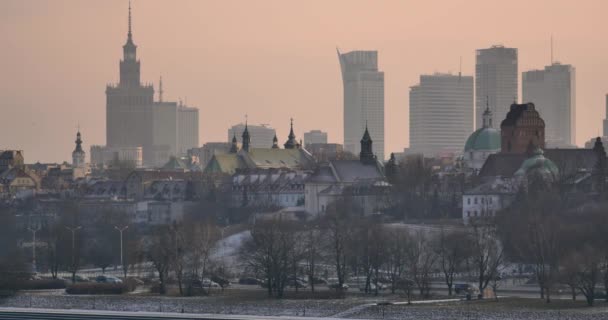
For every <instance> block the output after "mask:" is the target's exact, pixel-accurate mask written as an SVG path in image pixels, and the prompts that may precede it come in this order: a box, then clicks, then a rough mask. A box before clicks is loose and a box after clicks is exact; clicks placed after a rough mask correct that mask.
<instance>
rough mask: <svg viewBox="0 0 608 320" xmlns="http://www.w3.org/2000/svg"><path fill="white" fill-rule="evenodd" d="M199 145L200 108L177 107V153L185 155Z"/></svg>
mask: <svg viewBox="0 0 608 320" xmlns="http://www.w3.org/2000/svg"><path fill="white" fill-rule="evenodd" d="M197 147H198V108H190V107H186V106H179V107H178V108H177V154H178V155H181V156H185V155H186V154H187V153H188V150H190V149H192V148H197Z"/></svg>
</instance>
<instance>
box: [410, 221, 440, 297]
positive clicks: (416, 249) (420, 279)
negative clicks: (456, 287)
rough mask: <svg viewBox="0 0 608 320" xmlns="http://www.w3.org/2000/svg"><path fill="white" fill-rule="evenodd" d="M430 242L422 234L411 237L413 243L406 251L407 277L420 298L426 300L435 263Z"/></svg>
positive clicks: (418, 233) (435, 256)
mask: <svg viewBox="0 0 608 320" xmlns="http://www.w3.org/2000/svg"><path fill="white" fill-rule="evenodd" d="M432 249H433V248H432V247H431V243H430V240H429V239H428V237H427V235H425V234H424V233H422V232H416V233H415V234H414V235H413V243H412V244H411V246H410V247H409V248H408V250H407V261H408V266H409V270H408V271H409V275H410V276H411V277H412V280H413V281H414V283H415V284H416V287H417V288H418V291H419V293H420V296H421V297H422V298H426V297H428V296H429V295H430V290H431V273H432V271H433V268H434V267H435V263H436V261H437V255H436V254H435V252H433V250H432Z"/></svg>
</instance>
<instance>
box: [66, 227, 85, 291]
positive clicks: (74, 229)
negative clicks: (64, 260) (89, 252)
mask: <svg viewBox="0 0 608 320" xmlns="http://www.w3.org/2000/svg"><path fill="white" fill-rule="evenodd" d="M65 228H66V229H68V230H70V231H71V232H72V283H74V282H76V262H75V261H76V258H75V251H76V231H78V230H80V229H81V228H82V226H78V227H73V228H70V227H65Z"/></svg>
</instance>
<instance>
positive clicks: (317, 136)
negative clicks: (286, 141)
mask: <svg viewBox="0 0 608 320" xmlns="http://www.w3.org/2000/svg"><path fill="white" fill-rule="evenodd" d="M324 143H327V132H324V131H321V130H311V131H308V132H305V133H304V146H305V147H306V148H307V149H308V145H310V144H324Z"/></svg>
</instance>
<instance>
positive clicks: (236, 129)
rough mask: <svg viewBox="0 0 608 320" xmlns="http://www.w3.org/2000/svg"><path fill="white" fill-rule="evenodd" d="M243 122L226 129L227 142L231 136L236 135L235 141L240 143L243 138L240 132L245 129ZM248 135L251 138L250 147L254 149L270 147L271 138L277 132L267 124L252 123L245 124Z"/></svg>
mask: <svg viewBox="0 0 608 320" xmlns="http://www.w3.org/2000/svg"><path fill="white" fill-rule="evenodd" d="M245 125H246V124H243V123H239V124H235V125H233V126H232V127H230V129H228V140H227V141H228V143H231V142H232V138H234V137H236V139H237V142H238V143H240V144H241V145H242V144H243V140H242V137H241V134H242V133H243V131H244V130H245ZM247 129H248V131H249V136H250V138H251V142H250V145H249V146H250V147H251V148H256V149H270V148H271V147H272V140H273V139H274V137H276V135H277V132H276V130H275V129H273V128H271V127H270V126H268V125H267V124H261V125H252V124H247Z"/></svg>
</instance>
